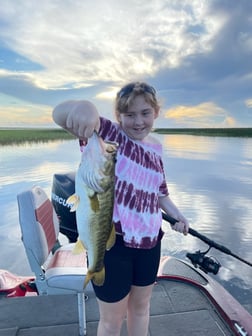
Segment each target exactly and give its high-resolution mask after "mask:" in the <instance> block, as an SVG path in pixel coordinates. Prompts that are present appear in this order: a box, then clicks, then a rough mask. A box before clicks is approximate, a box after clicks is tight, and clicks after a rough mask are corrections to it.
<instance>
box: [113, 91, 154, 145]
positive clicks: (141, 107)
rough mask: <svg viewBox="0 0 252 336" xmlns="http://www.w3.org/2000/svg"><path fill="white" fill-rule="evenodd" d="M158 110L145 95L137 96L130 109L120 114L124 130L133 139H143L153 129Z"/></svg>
mask: <svg viewBox="0 0 252 336" xmlns="http://www.w3.org/2000/svg"><path fill="white" fill-rule="evenodd" d="M158 112H159V111H155V110H154V108H153V107H152V106H151V105H150V104H149V103H148V102H147V101H146V100H145V98H144V96H143V95H138V96H136V97H135V99H134V100H133V102H132V103H131V104H130V106H129V108H128V111H127V112H125V113H120V114H119V116H118V117H119V122H120V125H121V127H122V129H123V130H124V132H125V133H126V134H127V135H128V136H129V137H130V138H131V139H133V140H138V141H142V140H143V139H144V138H145V137H146V136H147V135H148V134H149V133H150V131H151V130H152V127H153V124H154V120H155V119H156V118H157V117H158Z"/></svg>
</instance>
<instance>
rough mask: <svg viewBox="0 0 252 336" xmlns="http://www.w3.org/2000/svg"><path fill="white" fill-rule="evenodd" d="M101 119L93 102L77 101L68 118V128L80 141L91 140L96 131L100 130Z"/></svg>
mask: <svg viewBox="0 0 252 336" xmlns="http://www.w3.org/2000/svg"><path fill="white" fill-rule="evenodd" d="M99 126H100V119H99V114H98V111H97V109H96V107H95V105H93V104H92V103H91V102H89V101H86V100H81V101H75V102H74V103H73V104H72V108H71V109H70V110H69V112H68V114H67V118H66V128H67V129H68V130H69V131H70V132H71V133H73V134H74V135H76V136H77V137H78V138H79V139H82V140H85V139H87V138H90V137H91V136H92V134H93V132H94V130H97V131H98V129H99Z"/></svg>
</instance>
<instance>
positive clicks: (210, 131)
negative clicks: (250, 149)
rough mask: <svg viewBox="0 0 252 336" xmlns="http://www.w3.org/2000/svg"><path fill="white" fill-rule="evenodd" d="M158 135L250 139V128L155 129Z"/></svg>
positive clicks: (251, 132) (251, 133)
mask: <svg viewBox="0 0 252 336" xmlns="http://www.w3.org/2000/svg"><path fill="white" fill-rule="evenodd" d="M154 132H156V133H160V134H189V135H201V136H224V137H246V138H250V137H252V128H249V127H247V128H156V129H155V130H154Z"/></svg>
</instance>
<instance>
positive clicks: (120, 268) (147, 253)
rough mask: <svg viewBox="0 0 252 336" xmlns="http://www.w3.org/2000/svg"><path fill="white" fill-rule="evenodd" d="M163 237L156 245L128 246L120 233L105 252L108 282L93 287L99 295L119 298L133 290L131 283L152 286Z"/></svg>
mask: <svg viewBox="0 0 252 336" xmlns="http://www.w3.org/2000/svg"><path fill="white" fill-rule="evenodd" d="M160 250H161V241H158V243H157V245H156V246H155V247H153V248H152V249H138V248H130V247H126V246H125V245H124V243H123V238H122V236H120V235H116V243H115V245H114V246H113V247H112V248H111V249H110V250H109V251H106V253H105V258H104V265H105V282H104V284H103V285H102V286H96V285H95V284H94V283H93V288H94V291H95V294H96V296H97V298H98V299H100V300H102V301H104V302H117V301H120V300H122V299H123V298H124V297H125V296H127V295H128V294H129V292H130V289H131V286H132V285H134V286H148V285H151V284H153V283H154V282H155V281H156V276H157V272H158V267H159V261H160Z"/></svg>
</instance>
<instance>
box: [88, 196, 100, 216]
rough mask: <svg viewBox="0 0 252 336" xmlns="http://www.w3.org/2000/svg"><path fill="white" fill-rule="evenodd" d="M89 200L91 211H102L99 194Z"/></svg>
mask: <svg viewBox="0 0 252 336" xmlns="http://www.w3.org/2000/svg"><path fill="white" fill-rule="evenodd" d="M89 200H90V206H91V209H92V210H93V211H94V212H97V211H99V210H100V204H99V200H98V196H97V193H94V195H93V196H89Z"/></svg>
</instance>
